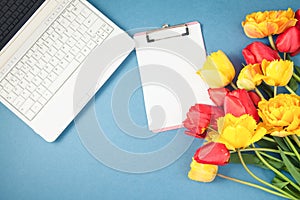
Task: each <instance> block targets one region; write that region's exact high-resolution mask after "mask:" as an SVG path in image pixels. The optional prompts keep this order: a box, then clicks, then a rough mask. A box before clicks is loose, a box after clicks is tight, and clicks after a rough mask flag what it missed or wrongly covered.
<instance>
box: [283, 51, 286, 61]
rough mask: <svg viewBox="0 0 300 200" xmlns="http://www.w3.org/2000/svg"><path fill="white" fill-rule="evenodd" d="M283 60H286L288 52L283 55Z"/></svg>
mask: <svg viewBox="0 0 300 200" xmlns="http://www.w3.org/2000/svg"><path fill="white" fill-rule="evenodd" d="M283 60H286V52H284V53H283Z"/></svg>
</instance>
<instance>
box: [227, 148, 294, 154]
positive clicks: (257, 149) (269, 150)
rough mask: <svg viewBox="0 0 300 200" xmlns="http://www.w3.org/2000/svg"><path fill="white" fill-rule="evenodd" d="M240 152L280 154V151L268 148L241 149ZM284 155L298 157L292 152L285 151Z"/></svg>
mask: <svg viewBox="0 0 300 200" xmlns="http://www.w3.org/2000/svg"><path fill="white" fill-rule="evenodd" d="M239 151H240V152H247V151H265V152H272V153H280V151H279V150H276V149H268V148H247V149H240V150H239ZM230 153H235V151H230ZM283 153H284V154H286V155H289V156H296V155H295V154H294V153H292V152H287V151H283Z"/></svg>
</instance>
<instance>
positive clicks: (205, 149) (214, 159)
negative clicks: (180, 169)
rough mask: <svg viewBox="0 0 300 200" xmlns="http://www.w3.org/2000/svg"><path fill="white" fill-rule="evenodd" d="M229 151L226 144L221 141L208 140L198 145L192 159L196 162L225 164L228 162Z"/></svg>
mask: <svg viewBox="0 0 300 200" xmlns="http://www.w3.org/2000/svg"><path fill="white" fill-rule="evenodd" d="M229 158H230V153H229V151H228V149H227V148H226V146H225V145H224V144H222V143H216V142H209V143H207V144H205V145H204V146H202V147H200V148H199V149H198V150H197V151H196V153H195V155H194V159H195V161H197V162H198V163H202V164H212V165H225V164H227V163H228V161H229Z"/></svg>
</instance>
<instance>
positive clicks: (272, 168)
mask: <svg viewBox="0 0 300 200" xmlns="http://www.w3.org/2000/svg"><path fill="white" fill-rule="evenodd" d="M253 147H254V148H255V146H254V145H253ZM254 152H255V154H256V155H257V157H258V158H259V159H260V160H261V161H262V162H263V164H264V165H265V166H266V167H268V168H269V169H270V170H272V171H273V172H274V173H275V174H277V175H278V176H279V177H280V178H282V179H283V180H285V181H287V182H289V183H290V184H291V185H292V186H293V187H294V188H295V189H297V190H298V191H300V187H299V186H298V185H297V184H295V183H294V182H293V181H292V180H290V179H289V178H288V177H286V176H285V175H284V174H282V173H281V172H280V171H279V170H277V169H276V168H275V167H273V166H272V165H270V164H269V163H268V162H267V161H266V160H265V159H264V158H263V157H262V156H261V155H260V152H259V151H254Z"/></svg>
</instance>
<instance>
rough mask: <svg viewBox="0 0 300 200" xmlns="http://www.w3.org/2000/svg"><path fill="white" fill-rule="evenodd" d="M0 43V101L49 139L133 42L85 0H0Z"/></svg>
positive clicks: (98, 85) (52, 139) (122, 56)
mask: <svg viewBox="0 0 300 200" xmlns="http://www.w3.org/2000/svg"><path fill="white" fill-rule="evenodd" d="M1 27H2V28H1ZM3 27H4V28H3ZM0 47H1V51H0V101H1V102H2V103H3V104H4V105H5V106H7V107H8V108H9V109H10V110H11V111H12V112H13V113H15V114H16V115H17V116H18V117H19V118H20V119H22V120H23V121H24V122H25V123H26V124H27V125H28V126H30V127H31V128H32V129H33V130H34V132H36V133H37V134H39V135H40V136H41V137H42V138H44V139H45V140H46V141H48V142H53V141H54V140H55V139H56V138H57V137H58V136H59V135H60V134H61V133H62V132H63V130H64V129H65V128H66V127H67V126H68V124H69V123H70V122H71V121H72V120H73V119H74V117H75V116H76V115H77V114H78V113H79V112H80V110H81V109H82V108H83V107H84V106H85V105H86V103H87V102H88V101H89V100H90V99H91V98H92V96H93V95H94V94H95V93H96V92H97V91H98V90H99V88H100V87H101V86H102V85H103V84H104V82H105V81H106V80H107V79H108V78H109V77H110V76H111V74H112V73H113V72H114V71H115V70H116V69H117V67H118V66H119V65H120V64H121V62H122V61H123V60H124V59H125V58H126V57H127V56H128V54H129V53H130V52H131V51H132V50H133V48H134V42H133V40H132V39H131V38H130V37H129V36H128V35H127V34H126V33H125V32H124V31H123V30H121V29H120V28H119V27H118V26H116V25H115V24H114V23H113V22H111V21H110V20H109V19H108V18H107V17H105V16H104V15H103V14H102V13H101V12H99V11H98V10H97V9H96V8H95V7H93V6H92V5H91V4H90V3H89V2H87V1H86V0H1V2H0Z"/></svg>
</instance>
